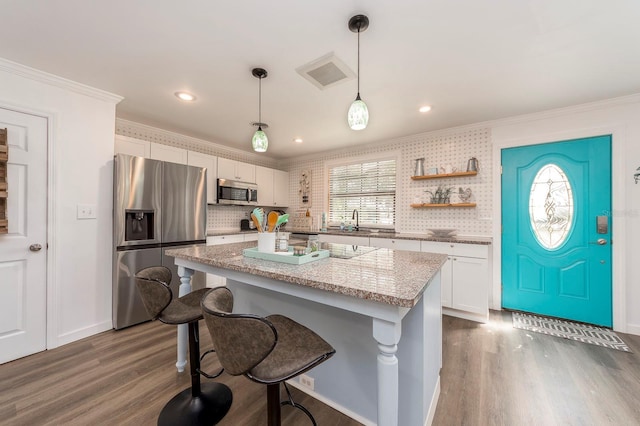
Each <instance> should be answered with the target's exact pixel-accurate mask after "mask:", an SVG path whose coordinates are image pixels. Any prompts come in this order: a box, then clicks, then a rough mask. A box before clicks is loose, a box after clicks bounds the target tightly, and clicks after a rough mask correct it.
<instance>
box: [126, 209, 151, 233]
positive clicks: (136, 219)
mask: <svg viewBox="0 0 640 426" xmlns="http://www.w3.org/2000/svg"><path fill="white" fill-rule="evenodd" d="M154 216H155V212H154V211H153V210H126V211H125V230H124V240H125V241H142V240H153V239H154V235H153V230H154V226H153V225H154Z"/></svg>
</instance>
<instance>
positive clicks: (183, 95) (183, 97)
mask: <svg viewBox="0 0 640 426" xmlns="http://www.w3.org/2000/svg"><path fill="white" fill-rule="evenodd" d="M175 95H176V96H177V97H178V99H180V100H181V101H187V102H191V101H195V100H196V97H195V96H194V95H192V94H191V93H188V92H176V93H175Z"/></svg>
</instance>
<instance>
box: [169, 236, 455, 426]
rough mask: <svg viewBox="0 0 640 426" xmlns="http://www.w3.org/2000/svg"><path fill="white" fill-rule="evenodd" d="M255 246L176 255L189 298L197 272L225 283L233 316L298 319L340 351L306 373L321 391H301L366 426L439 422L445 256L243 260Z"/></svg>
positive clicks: (383, 252) (181, 355)
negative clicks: (289, 261) (436, 418)
mask: <svg viewBox="0 0 640 426" xmlns="http://www.w3.org/2000/svg"><path fill="white" fill-rule="evenodd" d="M250 247H255V242H246V243H238V244H226V245H221V246H200V247H192V248H184V249H175V250H171V251H168V252H167V255H169V256H174V257H175V261H176V264H177V265H178V266H179V268H178V273H179V275H180V276H181V283H182V284H181V291H180V293H181V294H183V293H186V292H188V291H190V276H191V275H192V274H193V272H194V271H195V270H199V271H204V272H207V273H212V274H216V275H221V276H224V277H226V278H227V286H228V287H229V288H230V289H231V291H232V292H233V294H234V300H235V306H234V312H243V313H253V314H257V315H269V314H274V313H279V314H283V315H286V316H289V317H291V318H292V319H294V320H296V321H298V322H300V323H301V324H303V325H305V326H307V327H309V328H311V329H312V330H314V331H316V332H317V333H318V334H319V335H320V336H322V337H323V338H324V339H325V340H327V341H328V342H329V343H330V344H331V345H332V346H334V348H335V349H336V355H335V356H334V357H333V358H332V359H331V360H329V361H328V362H326V363H324V364H322V365H320V366H318V367H316V368H315V369H313V370H311V371H309V372H308V373H307V375H308V376H310V377H312V378H313V381H314V389H313V390H310V388H308V387H303V386H301V385H300V384H299V383H298V382H297V380H296V381H292V384H293V385H295V386H297V387H299V388H300V389H302V390H303V391H305V392H307V393H309V394H311V395H312V396H314V397H316V398H318V399H319V400H321V401H323V402H325V403H327V404H328V405H330V406H333V407H334V408H336V409H337V410H339V411H341V412H343V413H345V414H347V415H348V416H351V417H353V418H354V419H356V420H358V421H360V422H361V423H363V424H370V425H375V424H378V425H398V424H401V425H416V426H418V425H420V426H421V425H424V424H430V422H431V419H432V417H433V415H434V413H435V408H436V404H437V401H438V395H439V390H440V381H439V380H440V379H439V377H440V376H439V372H440V367H441V363H442V322H441V307H440V267H441V266H442V264H443V263H444V262H445V261H446V259H447V256H446V255H441V254H433V253H419V252H409V251H400V250H390V249H381V248H379V249H371V250H364V251H363V250H359V251H358V253H355V251H354V253H351V255H348V254H349V248H350V246H345V248H344V249H343V250H339V249H340V247H337V246H336V247H334V248H335V249H336V250H334V251H335V252H336V253H340V254H347V255H340V254H338V256H339V257H330V258H327V259H322V260H318V261H314V262H310V263H307V264H304V265H290V264H284V263H277V262H271V261H267V260H260V259H254V258H248V257H244V256H243V255H242V250H243V249H245V248H250ZM401 337H402V338H401ZM182 339H183V338H181V337H180V336H179V341H178V345H179V349H178V364H177V366H178V368H179V369H180V367H182V368H184V364H183V363H186V342H184V341H183V340H182Z"/></svg>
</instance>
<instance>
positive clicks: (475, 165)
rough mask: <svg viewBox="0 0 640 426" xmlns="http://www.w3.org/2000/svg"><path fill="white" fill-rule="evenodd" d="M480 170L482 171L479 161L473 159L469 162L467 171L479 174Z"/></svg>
mask: <svg viewBox="0 0 640 426" xmlns="http://www.w3.org/2000/svg"><path fill="white" fill-rule="evenodd" d="M479 170H480V165H479V164H478V159H477V158H476V157H471V158H470V159H469V161H467V171H468V172H477V171H479Z"/></svg>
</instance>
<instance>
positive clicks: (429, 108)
mask: <svg viewBox="0 0 640 426" xmlns="http://www.w3.org/2000/svg"><path fill="white" fill-rule="evenodd" d="M418 111H420V112H429V111H431V107H430V106H429V105H425V106H421V107H420V109H419V110H418Z"/></svg>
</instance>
